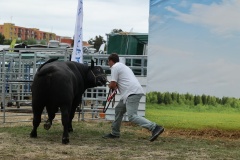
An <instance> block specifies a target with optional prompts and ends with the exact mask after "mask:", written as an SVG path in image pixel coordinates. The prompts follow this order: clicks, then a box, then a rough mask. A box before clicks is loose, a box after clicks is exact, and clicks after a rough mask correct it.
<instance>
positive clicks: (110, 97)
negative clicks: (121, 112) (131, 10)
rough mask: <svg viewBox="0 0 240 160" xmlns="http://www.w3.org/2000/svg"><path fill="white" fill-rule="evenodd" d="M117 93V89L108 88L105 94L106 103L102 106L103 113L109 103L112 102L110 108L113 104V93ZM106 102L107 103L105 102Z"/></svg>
mask: <svg viewBox="0 0 240 160" xmlns="http://www.w3.org/2000/svg"><path fill="white" fill-rule="evenodd" d="M116 94H117V89H109V92H108V96H107V100H106V104H105V106H104V108H103V113H106V111H107V109H108V107H109V105H110V104H111V102H112V108H113V107H114V104H115V95H116ZM107 102H108V104H107Z"/></svg>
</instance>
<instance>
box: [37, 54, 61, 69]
mask: <svg viewBox="0 0 240 160" xmlns="http://www.w3.org/2000/svg"><path fill="white" fill-rule="evenodd" d="M58 59H59V57H57V58H51V59H49V60H47V62H45V63H43V64H42V65H41V66H40V67H39V68H38V71H40V69H41V68H42V67H43V66H44V65H45V64H48V63H51V62H54V61H57V60H58Z"/></svg>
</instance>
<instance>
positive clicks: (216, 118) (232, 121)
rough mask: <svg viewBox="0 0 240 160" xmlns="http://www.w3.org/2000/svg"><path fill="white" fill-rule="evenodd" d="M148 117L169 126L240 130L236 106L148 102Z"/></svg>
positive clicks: (239, 119) (239, 118) (239, 116)
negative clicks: (217, 106)
mask: <svg viewBox="0 0 240 160" xmlns="http://www.w3.org/2000/svg"><path fill="white" fill-rule="evenodd" d="M146 117H147V118H148V119H150V120H152V121H155V122H157V123H158V124H162V125H164V126H165V127H167V128H174V129H194V130H203V129H220V130H226V131H231V130H233V131H236V130H238V131H240V123H239V122H240V110H239V109H234V108H224V107H219V108H214V107H213V106H199V107H184V106H181V107H179V106H178V107H177V106H164V105H163V106H160V105H157V104H148V105H147V109H146Z"/></svg>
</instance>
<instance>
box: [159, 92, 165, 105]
mask: <svg viewBox="0 0 240 160" xmlns="http://www.w3.org/2000/svg"><path fill="white" fill-rule="evenodd" d="M157 103H158V104H162V103H164V94H162V93H161V92H158V93H157Z"/></svg>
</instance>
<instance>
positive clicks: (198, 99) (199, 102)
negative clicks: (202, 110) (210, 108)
mask: <svg viewBox="0 0 240 160" xmlns="http://www.w3.org/2000/svg"><path fill="white" fill-rule="evenodd" d="M201 102H202V101H201V96H199V95H195V96H194V105H195V106H196V105H198V104H201Z"/></svg>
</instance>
